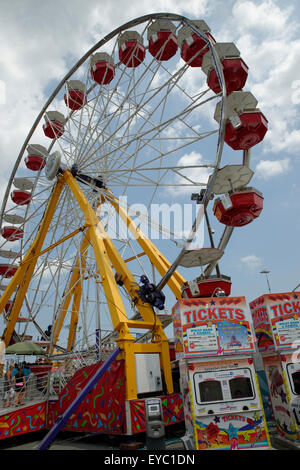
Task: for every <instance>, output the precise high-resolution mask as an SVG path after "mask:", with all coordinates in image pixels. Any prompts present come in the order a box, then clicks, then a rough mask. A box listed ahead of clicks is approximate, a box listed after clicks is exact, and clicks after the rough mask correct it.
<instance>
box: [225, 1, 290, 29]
mask: <svg viewBox="0 0 300 470" xmlns="http://www.w3.org/2000/svg"><path fill="white" fill-rule="evenodd" d="M291 13H292V8H291V7H285V8H280V7H279V6H278V5H277V4H276V3H275V2H274V1H273V0H265V1H263V2H260V3H259V4H258V3H257V2H254V1H250V0H240V1H237V2H236V3H235V5H234V7H233V9H232V14H233V21H234V22H235V24H236V28H237V29H238V30H239V31H241V32H243V31H245V30H251V31H253V32H256V33H263V34H264V35H266V34H267V33H270V34H272V35H273V34H274V33H275V34H278V33H279V34H280V35H282V33H283V31H285V28H286V26H287V24H288V22H289V27H290V28H291V27H293V23H292V22H290V16H291Z"/></svg>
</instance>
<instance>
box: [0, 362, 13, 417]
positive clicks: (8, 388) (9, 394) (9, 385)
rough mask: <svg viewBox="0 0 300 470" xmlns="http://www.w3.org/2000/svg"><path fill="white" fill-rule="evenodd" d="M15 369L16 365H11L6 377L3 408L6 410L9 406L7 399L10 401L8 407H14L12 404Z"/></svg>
mask: <svg viewBox="0 0 300 470" xmlns="http://www.w3.org/2000/svg"><path fill="white" fill-rule="evenodd" d="M13 368H14V365H13V364H10V365H9V367H8V369H7V371H6V373H5V375H4V390H3V391H4V398H3V408H6V406H7V399H8V400H9V402H8V406H12V403H13V398H14V389H13V377H12V370H13Z"/></svg>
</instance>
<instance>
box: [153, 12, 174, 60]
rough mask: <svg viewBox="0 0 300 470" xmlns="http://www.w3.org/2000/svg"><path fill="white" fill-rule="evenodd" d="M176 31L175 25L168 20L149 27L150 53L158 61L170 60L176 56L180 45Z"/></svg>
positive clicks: (159, 21)
mask: <svg viewBox="0 0 300 470" xmlns="http://www.w3.org/2000/svg"><path fill="white" fill-rule="evenodd" d="M175 31H176V27H175V25H174V24H173V23H172V22H171V21H167V20H157V21H154V22H153V23H152V24H151V25H150V26H149V28H148V31H147V33H148V40H149V52H150V54H151V55H152V56H153V57H155V58H156V59H157V60H160V61H165V60H169V59H171V57H173V56H174V55H175V54H176V52H177V49H178V45H177V37H176V35H175Z"/></svg>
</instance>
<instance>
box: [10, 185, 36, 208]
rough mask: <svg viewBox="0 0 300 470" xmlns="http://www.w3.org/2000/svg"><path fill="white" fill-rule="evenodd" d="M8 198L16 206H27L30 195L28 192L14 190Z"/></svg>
mask: <svg viewBox="0 0 300 470" xmlns="http://www.w3.org/2000/svg"><path fill="white" fill-rule="evenodd" d="M10 196H11V198H12V200H13V202H14V203H15V204H17V205H18V206H27V204H29V203H30V201H31V193H29V192H28V191H20V190H17V189H15V190H14V191H13V192H12V193H11V195H10Z"/></svg>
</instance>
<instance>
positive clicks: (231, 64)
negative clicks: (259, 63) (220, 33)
mask: <svg viewBox="0 0 300 470" xmlns="http://www.w3.org/2000/svg"><path fill="white" fill-rule="evenodd" d="M215 50H216V52H217V54H218V56H219V58H220V61H221V63H222V66H223V74H224V79H225V84H226V92H227V95H230V94H231V93H232V92H233V91H238V90H241V89H242V88H243V87H244V85H245V83H246V81H247V77H248V67H247V65H246V64H245V62H244V61H243V60H242V59H241V58H240V51H239V50H238V48H237V47H236V46H235V44H234V43H232V42H221V43H217V44H215ZM202 70H203V72H204V73H205V74H206V75H207V85H208V86H209V88H211V89H212V90H213V91H214V92H215V93H220V92H221V87H220V83H219V79H218V77H217V73H216V70H215V66H214V61H213V58H212V55H211V53H210V52H207V53H206V54H205V56H204V57H203V62H202Z"/></svg>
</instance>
